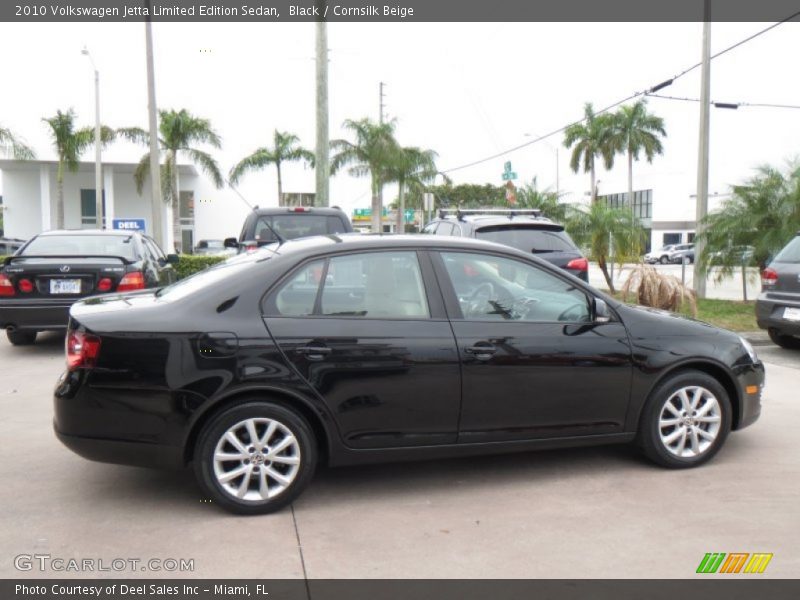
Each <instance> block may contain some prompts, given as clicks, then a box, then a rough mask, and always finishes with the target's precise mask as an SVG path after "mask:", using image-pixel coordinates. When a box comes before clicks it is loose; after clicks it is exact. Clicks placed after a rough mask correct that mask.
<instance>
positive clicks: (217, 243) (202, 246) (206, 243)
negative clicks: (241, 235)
mask: <svg viewBox="0 0 800 600" xmlns="http://www.w3.org/2000/svg"><path fill="white" fill-rule="evenodd" d="M192 253H193V254H195V255H197V256H233V255H235V254H236V250H235V249H234V248H226V247H225V241H224V240H200V241H198V242H197V245H196V246H195V247H194V249H193V250H192Z"/></svg>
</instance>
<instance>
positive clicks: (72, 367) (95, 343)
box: [54, 235, 764, 514]
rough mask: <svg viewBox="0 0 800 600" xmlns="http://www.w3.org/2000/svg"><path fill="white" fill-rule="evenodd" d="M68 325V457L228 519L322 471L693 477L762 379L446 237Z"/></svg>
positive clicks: (734, 346)
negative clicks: (570, 467)
mask: <svg viewBox="0 0 800 600" xmlns="http://www.w3.org/2000/svg"><path fill="white" fill-rule="evenodd" d="M70 315H71V319H70V326H69V331H68V335H67V345H66V359H67V370H66V372H65V373H64V374H63V375H62V376H61V378H60V379H59V382H58V385H57V387H56V390H55V419H54V427H55V431H56V434H57V436H58V437H59V438H60V439H61V440H62V442H63V443H64V444H65V445H66V446H67V447H69V448H70V449H71V450H73V451H75V452H76V453H78V454H80V455H81V456H84V457H85V458H89V459H94V460H100V461H106V462H112V463H122V464H136V465H144V466H150V467H168V466H169V467H182V466H186V465H188V464H190V463H191V464H192V465H193V468H194V472H195V475H196V477H197V480H198V481H199V483H200V485H201V487H202V489H203V491H204V495H205V497H208V498H211V499H212V500H213V502H214V503H215V504H218V505H219V506H222V507H224V508H227V509H229V510H231V511H234V512H238V513H247V514H254V513H264V512H270V511H273V510H276V509H278V508H280V507H282V506H285V505H286V504H288V503H290V502H292V501H293V500H294V499H295V498H296V497H297V496H298V495H299V494H300V492H301V491H302V490H303V488H304V487H305V486H306V485H307V484H308V482H309V480H310V479H311V477H312V475H313V473H314V469H315V467H316V466H317V464H318V463H319V462H323V461H324V462H325V463H327V464H329V465H334V466H336V465H347V464H360V463H369V462H385V461H397V460H406V459H418V458H441V457H448V456H469V455H475V454H484V453H495V452H511V451H520V450H533V449H537V448H556V447H562V446H582V445H591V444H606V443H624V442H634V441H635V442H638V443H639V444H640V445H641V447H642V448H643V450H644V452H645V454H646V455H647V456H649V457H650V458H651V459H652V460H653V461H655V462H656V463H658V464H659V465H663V466H665V467H671V468H682V467H694V466H697V465H699V464H702V463H703V462H705V461H707V460H708V459H710V458H711V457H712V456H713V455H714V454H715V453H716V452H717V451H719V450H720V448H721V447H722V445H723V443H724V441H725V439H726V437H727V435H728V433H729V432H730V431H731V430H737V429H741V428H743V427H746V426H748V425H750V424H751V423H753V422H754V421H755V420H756V419H757V418H758V416H759V413H760V410H761V408H760V407H761V403H760V402H761V401H760V397H761V389H762V385H763V382H764V366H763V364H762V363H761V361H760V360H759V359H758V357H757V356H756V354H755V352H754V351H753V348H752V347H751V346H750V345H749V344H748V343H747V341H746V340H744V339H743V338H741V337H739V336H738V335H736V334H734V333H732V332H729V331H724V330H721V329H717V328H715V327H712V326H711V325H707V324H705V323H701V322H698V321H694V320H689V319H684V318H682V317H679V316H676V315H674V314H672V313H665V312H662V311H657V310H653V309H649V308H643V307H634V306H627V305H625V304H622V303H620V302H618V301H617V300H615V299H614V298H612V297H610V296H607V295H605V294H603V293H601V292H599V291H597V290H595V289H593V288H592V287H590V286H589V285H588V284H586V283H584V282H583V281H581V280H579V279H578V278H576V277H574V276H572V275H570V274H568V273H566V272H565V271H564V270H563V269H559V268H557V267H555V266H554V265H552V264H550V263H548V262H546V261H543V260H541V259H540V258H539V257H538V256H536V255H532V254H530V253H529V252H522V251H519V250H515V249H513V248H510V247H507V246H502V245H499V244H493V243H489V242H483V241H479V240H473V239H467V238H461V237H453V236H405V235H398V236H325V237H314V238H309V239H305V240H296V241H290V242H287V243H285V244H282V245H277V244H276V245H272V246H268V247H266V248H263V249H261V250H258V251H255V252H252V253H249V254H242V255H239V256H237V257H234V258H231V259H229V260H228V261H226V262H224V263H220V264H219V265H216V266H214V267H212V268H209V269H206V270H204V271H202V272H200V273H198V274H196V275H194V276H192V277H189V278H187V279H183V280H181V281H179V282H178V283H176V284H174V285H171V286H168V287H166V288H162V289H160V290H157V291H153V290H151V291H146V290H145V291H141V292H137V293H133V294H112V295H106V296H98V297H95V298H90V299H88V300H85V301H82V302H78V303H77V304H75V305H74V306H73V307H72V309H71V311H70ZM120 394H123V396H120ZM677 485H680V482H678V483H677Z"/></svg>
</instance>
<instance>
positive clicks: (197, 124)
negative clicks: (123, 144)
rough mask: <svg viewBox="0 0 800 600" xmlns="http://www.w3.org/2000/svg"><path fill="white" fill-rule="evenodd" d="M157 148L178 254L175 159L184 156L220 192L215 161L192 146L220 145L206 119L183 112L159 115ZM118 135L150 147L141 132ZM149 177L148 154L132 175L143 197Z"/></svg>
mask: <svg viewBox="0 0 800 600" xmlns="http://www.w3.org/2000/svg"><path fill="white" fill-rule="evenodd" d="M158 118H159V125H158V133H159V138H158V145H159V148H160V153H163V156H164V162H163V163H162V165H161V190H162V195H163V197H164V202H168V203H170V204H171V205H172V236H173V243H174V245H175V248H176V249H177V250H180V246H181V220H180V190H179V186H178V158H179V155H181V154H182V155H185V156H187V157H188V158H189V160H191V161H192V162H193V163H195V164H197V165H200V168H202V169H203V171H204V172H205V173H206V175H208V176H209V177H210V178H211V181H212V182H213V183H214V185H215V186H216V187H217V188H218V189H219V188H221V187H222V186H223V185H224V179H223V177H222V173H221V172H220V170H219V165H218V164H217V162H216V161H215V160H214V158H213V157H212V156H211V155H210V154H208V153H207V152H204V151H202V150H198V149H197V148H195V147H194V144H207V145H209V146H212V147H213V148H220V147H221V146H222V141H221V139H220V137H219V136H218V135H217V133H216V132H215V131H214V129H213V128H212V127H211V122H210V121H209V120H208V119H203V118H200V117H196V116H194V115H192V114H191V113H189V112H188V111H187V110H186V109H181V110H179V111H176V110H160V111H158ZM117 131H118V133H119V134H120V135H122V136H123V137H125V138H127V139H129V140H131V141H133V142H139V143H142V144H145V145H149V143H150V135H149V133H148V132H147V131H145V130H144V129H141V128H138V127H128V128H124V129H118V130H117ZM149 173H150V152H147V153H146V154H145V155H144V156H142V158H141V160H139V164H138V165H137V167H136V170H135V171H134V173H133V178H134V180H135V181H136V190H137V191H138V192H139V194H141V193H142V189H143V188H144V182H145V180H146V179H147V176H148V174H149Z"/></svg>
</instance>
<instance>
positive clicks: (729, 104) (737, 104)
mask: <svg viewBox="0 0 800 600" xmlns="http://www.w3.org/2000/svg"><path fill="white" fill-rule="evenodd" d="M645 95H646V96H648V97H650V98H662V99H664V100H681V101H683V102H700V99H699V98H684V97H681V96H666V95H664V94H650V93H648V94H645ZM711 104H713V105H714V106H717V107H719V108H739V107H740V106H752V107H757V108H794V109H800V104H775V103H772V102H719V101H712V102H711Z"/></svg>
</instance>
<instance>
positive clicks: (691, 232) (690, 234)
mask: <svg viewBox="0 0 800 600" xmlns="http://www.w3.org/2000/svg"><path fill="white" fill-rule="evenodd" d="M686 241H688V242H689V243H690V244H694V231H690V232H689V234H688V235H687V238H686Z"/></svg>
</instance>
